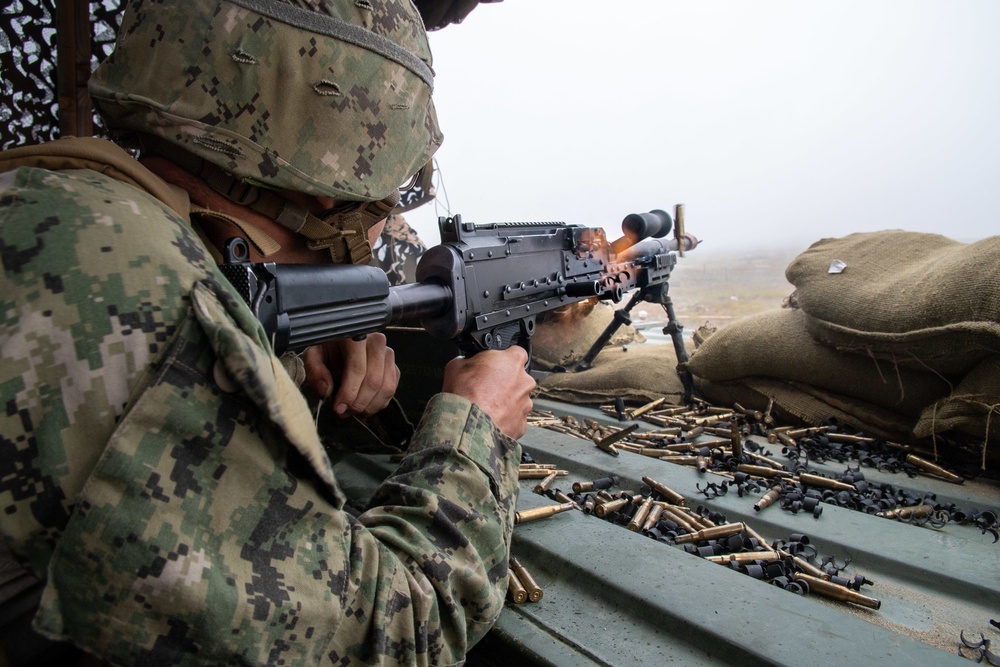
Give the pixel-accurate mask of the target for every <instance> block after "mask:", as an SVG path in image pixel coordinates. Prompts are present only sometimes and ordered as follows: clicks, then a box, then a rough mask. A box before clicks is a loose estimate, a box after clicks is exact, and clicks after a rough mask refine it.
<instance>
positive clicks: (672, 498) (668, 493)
mask: <svg viewBox="0 0 1000 667" xmlns="http://www.w3.org/2000/svg"><path fill="white" fill-rule="evenodd" d="M642 481H643V482H644V483H645V484H646V486H648V487H649V488H651V489H652V490H653V491H655V492H656V493H658V494H660V495H661V496H662V497H663V499H664V500H666V501H667V502H668V503H670V504H672V505H681V506H686V505H687V499H686V498H685V497H684V496H682V495H681V494H679V493H677V492H676V491H674V490H673V489H671V488H670V487H668V486H667V485H666V484H660V483H659V482H657V481H656V480H655V479H653V478H652V477H646V476H645V475H644V476H643V477H642Z"/></svg>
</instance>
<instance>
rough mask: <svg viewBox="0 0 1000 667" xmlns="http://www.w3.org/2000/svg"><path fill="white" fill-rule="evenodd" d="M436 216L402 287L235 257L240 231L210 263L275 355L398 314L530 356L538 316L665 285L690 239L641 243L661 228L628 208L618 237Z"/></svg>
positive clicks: (366, 276)
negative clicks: (432, 242) (432, 241)
mask: <svg viewBox="0 0 1000 667" xmlns="http://www.w3.org/2000/svg"><path fill="white" fill-rule="evenodd" d="M438 224H439V226H440V230H441V244H440V245H437V246H435V247H433V248H430V249H429V250H428V251H427V252H426V253H424V255H423V256H422V257H421V258H420V261H419V263H418V264H417V272H416V279H417V282H416V283H413V284H408V285H399V286H390V285H389V282H388V279H387V278H386V276H385V273H384V272H383V271H382V270H381V269H379V268H377V267H373V266H355V265H330V266H313V265H300V264H276V263H273V262H260V263H251V262H246V261H241V260H243V259H245V258H246V257H247V256H248V254H247V251H248V248H247V246H246V241H244V240H243V239H240V238H236V239H231V240H230V241H229V243H228V244H227V246H226V248H225V249H224V259H225V263H224V264H223V265H222V266H221V269H222V272H223V273H224V274H225V276H226V277H227V278H228V279H229V281H230V282H231V283H232V284H233V286H234V287H235V288H236V290H237V291H238V292H239V294H240V295H241V296H242V297H243V298H244V300H246V302H247V304H248V305H249V306H250V309H251V311H252V312H253V314H254V315H255V316H256V317H257V319H258V320H259V321H260V322H261V324H262V325H263V327H264V330H265V331H266V333H267V335H268V336H269V338H270V339H271V341H272V345H273V347H274V350H275V352H276V353H277V354H281V353H283V352H284V351H286V350H300V349H304V348H306V347H308V346H310V345H315V344H318V343H321V342H324V341H328V340H336V339H339V338H348V337H352V338H357V337H362V336H364V335H366V334H368V333H372V332H375V331H381V330H383V329H385V328H386V327H388V326H389V325H391V324H394V323H400V322H419V323H420V325H421V326H422V327H423V328H424V329H426V330H427V331H428V332H429V333H431V334H432V335H434V336H437V337H439V338H448V339H454V340H455V341H456V342H458V344H459V347H460V348H461V350H462V352H463V353H464V354H466V355H469V354H474V353H476V352H478V351H481V350H487V349H506V348H507V347H510V346H511V345H514V344H519V345H522V346H524V347H525V348H526V349H528V351H529V352H530V340H531V336H532V334H533V333H534V330H535V322H536V318H537V317H538V316H539V315H541V314H542V313H544V312H546V311H549V310H553V309H555V308H559V307H561V306H565V305H567V304H570V303H574V302H577V301H582V300H584V299H589V298H595V297H596V298H599V299H610V300H612V301H615V302H619V301H621V299H622V297H623V295H624V294H625V293H626V292H629V291H632V290H635V289H640V290H647V289H652V288H656V286H661V285H665V284H666V281H667V279H669V277H670V272H671V270H672V269H673V267H674V265H675V264H676V261H677V253H676V250H677V249H678V246H680V247H682V248H683V249H685V250H691V249H693V248H694V247H695V246H696V245H697V244H698V241H697V239H695V238H694V237H693V236H689V235H683V236H679V237H677V238H675V239H663V238H656V237H655V236H654V237H652V238H645V239H644V240H643V239H642V238H641V237H643V236H646V235H649V234H651V233H652V234H656V235H657V236H660V237H662V236H664V235H665V234H666V233H667V232H669V231H670V228H671V220H670V216H669V215H668V214H666V213H665V212H663V211H651V212H649V213H642V214H633V215H631V216H628V217H627V218H626V222H624V223H623V229H624V230H625V233H626V236H625V237H623V238H622V239H620V240H618V241H616V242H615V243H613V244H612V243H609V242H608V240H607V238H606V235H605V232H604V230H603V229H601V228H599V227H593V228H591V227H582V226H578V225H568V224H566V223H562V222H543V223H491V224H474V223H469V222H464V221H463V220H462V217H461V216H459V215H456V216H454V217H449V218H440V219H439V221H438Z"/></svg>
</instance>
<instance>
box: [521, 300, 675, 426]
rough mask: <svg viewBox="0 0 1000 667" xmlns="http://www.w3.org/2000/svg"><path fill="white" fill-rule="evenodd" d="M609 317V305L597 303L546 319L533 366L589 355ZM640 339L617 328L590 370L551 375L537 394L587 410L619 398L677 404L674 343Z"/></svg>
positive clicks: (536, 340)
mask: <svg viewBox="0 0 1000 667" xmlns="http://www.w3.org/2000/svg"><path fill="white" fill-rule="evenodd" d="M613 316H614V310H613V308H612V307H611V306H609V305H606V304H603V303H598V304H596V305H595V304H587V305H583V306H580V307H579V308H576V309H574V310H568V311H567V312H564V313H560V314H559V316H558V317H556V318H552V319H549V320H547V321H546V322H545V323H543V324H541V325H539V326H538V327H537V329H536V331H535V335H534V336H533V337H532V364H533V366H534V367H535V368H537V369H539V370H550V369H552V368H554V367H556V366H570V365H571V364H573V363H574V362H576V361H578V360H579V359H580V358H581V357H582V356H584V355H585V354H586V353H587V351H588V350H589V349H590V346H591V345H592V344H593V343H594V341H595V340H597V338H598V337H599V336H600V335H601V333H602V332H603V331H604V329H605V327H607V325H608V324H609V323H610V322H611V321H612V319H613ZM644 341H645V337H644V336H643V335H642V334H641V333H639V332H638V331H636V330H635V329H634V328H633V327H631V326H622V327H620V328H619V329H618V331H617V332H616V333H615V335H614V337H612V339H611V340H610V341H609V342H608V344H607V345H606V346H605V347H604V348H603V349H602V351H601V352H600V354H598V355H597V358H596V359H595V360H594V362H593V367H592V368H590V369H588V370H586V371H582V372H579V373H572V372H568V373H553V374H551V375H549V376H548V377H546V378H545V379H544V380H543V381H542V382H541V383H540V384H539V389H538V391H539V395H540V396H542V397H544V398H551V399H553V400H561V401H568V402H571V403H575V404H578V405H589V406H598V405H604V404H608V403H612V402H614V400H615V399H616V398H619V397H620V398H622V399H624V401H625V403H626V405H632V406H634V405H641V404H643V403H648V402H650V401H652V400H655V399H658V398H661V397H664V396H665V397H667V400H668V401H669V402H671V403H674V404H678V403H680V402H681V400H682V397H683V395H684V386H683V384H682V383H681V380H680V377H679V376H678V375H677V355H676V354H675V353H674V347H673V345H670V344H666V345H659V344H640V343H643V342H644Z"/></svg>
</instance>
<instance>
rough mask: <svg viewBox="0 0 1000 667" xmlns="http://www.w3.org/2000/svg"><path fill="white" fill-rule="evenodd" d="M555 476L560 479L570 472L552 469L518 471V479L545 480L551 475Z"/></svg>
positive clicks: (521, 469)
mask: <svg viewBox="0 0 1000 667" xmlns="http://www.w3.org/2000/svg"><path fill="white" fill-rule="evenodd" d="M552 474H555V475H556V476H558V477H562V476H563V475H568V474H569V471H568V470H552V469H551V468H520V469H518V471H517V478H518V479H545V478H546V477H548V476H549V475H552Z"/></svg>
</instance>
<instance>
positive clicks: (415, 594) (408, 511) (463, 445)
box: [359, 394, 520, 663]
mask: <svg viewBox="0 0 1000 667" xmlns="http://www.w3.org/2000/svg"><path fill="white" fill-rule="evenodd" d="M519 460H520V448H519V446H518V444H517V442H516V441H514V440H512V439H510V438H508V437H507V436H505V435H503V434H502V433H500V432H499V431H498V430H497V429H496V427H494V426H493V423H492V421H490V419H489V417H488V416H487V415H486V414H485V413H484V412H483V411H482V410H481V409H479V407H477V406H476V405H474V404H472V403H470V402H469V401H467V400H465V399H463V398H460V397H458V396H455V395H453V394H438V395H437V396H435V397H433V398H432V399H431V401H430V402H429V403H428V405H427V409H426V411H425V413H424V416H423V418H422V420H421V423H420V426H419V427H418V428H417V432H416V434H415V436H414V439H413V442H412V444H411V446H410V449H409V453H408V455H407V456H406V458H405V459H404V460H403V462H402V463H401V465H400V466H399V468H398V469H397V470H396V472H395V473H394V474H393V475H392V476H391V477H390V478H388V479H387V480H385V482H383V484H382V485H381V486H380V487H379V488H378V490H377V491H376V492H375V495H374V496H373V498H372V500H371V502H370V504H369V508H368V509H367V510H366V511H365V512H364V513H363V514H362V515H361V516H360V517H359V520H360V522H361V523H362V525H364V526H366V527H368V529H369V530H370V532H371V534H372V535H373V536H374V537H375V539H376V540H378V541H379V543H380V544H381V545H382V548H386V549H389V550H391V551H394V552H396V553H401V554H406V555H405V557H403V558H402V559H401V560H400V561H399V562H398V563H394V564H393V567H392V574H391V576H392V577H393V578H394V579H398V581H399V584H398V585H404V584H405V585H406V587H407V589H408V590H409V601H407V600H406V599H405V596H403V595H400V594H399V593H400V592H401V590H403V589H397V593H395V594H394V595H393V596H391V597H390V598H389V599H387V600H386V602H387V603H388V605H389V607H388V608H392V607H393V606H398V605H399V604H407V603H409V604H412V605H413V606H414V610H413V612H414V615H415V616H414V618H426V619H428V621H429V622H428V623H427V626H426V627H427V635H426V641H427V642H428V645H429V646H432V645H433V644H435V643H437V644H438V645H439V646H440V647H441V648H443V649H444V650H445V651H446V652H445V653H444V654H443V655H442V654H438V655H435V656H434V660H435V662H438V661H441V662H445V663H451V662H453V661H459V662H460V661H461V660H462V656H463V655H464V653H465V650H466V649H467V648H468V647H469V646H471V645H472V644H474V643H475V642H476V641H478V640H479V639H480V638H481V637H482V636H483V635H484V634H485V633H486V631H488V630H489V629H490V627H492V625H493V623H494V621H495V620H496V617H497V615H498V614H499V613H500V610H501V608H502V606H503V599H504V595H505V594H506V586H507V561H508V559H509V556H510V535H511V530H512V528H513V514H514V505H515V503H516V493H517V468H518V462H519ZM385 573H386V574H389V570H386V571H385ZM395 587H396V585H394V586H393V588H395ZM435 598H436V600H435ZM421 608H423V609H421ZM387 620H389V619H388V618H387ZM411 621H412V619H410V618H409V614H407V615H406V617H404V618H397V619H395V620H394V621H393V622H392V623H387V624H386V626H385V627H386V630H387V632H389V631H393V632H394V633H398V635H399V636H405V635H406V634H407V633H408V632H410V629H409V628H407V624H408V623H410V622H411ZM394 626H395V629H394ZM421 634H423V633H421ZM441 648H439V649H434V650H435V653H436V652H437V651H439V650H441Z"/></svg>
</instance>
